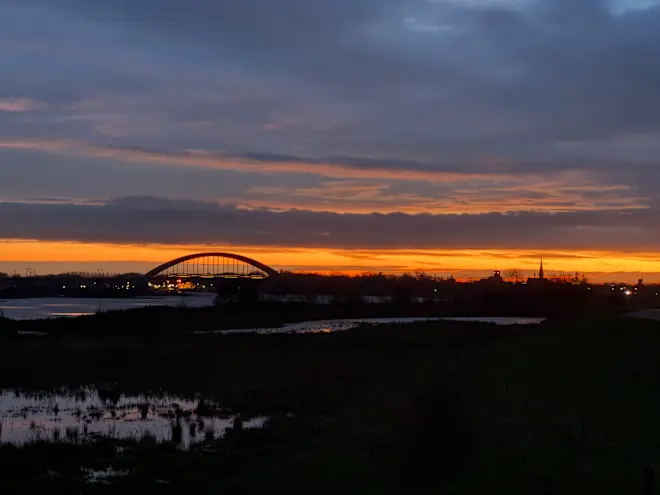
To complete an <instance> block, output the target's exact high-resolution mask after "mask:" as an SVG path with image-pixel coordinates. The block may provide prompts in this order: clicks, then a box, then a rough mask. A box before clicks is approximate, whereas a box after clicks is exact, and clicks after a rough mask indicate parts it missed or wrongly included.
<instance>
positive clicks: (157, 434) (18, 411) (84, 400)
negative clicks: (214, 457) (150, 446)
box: [0, 388, 267, 450]
mask: <svg viewBox="0 0 660 495" xmlns="http://www.w3.org/2000/svg"><path fill="white" fill-rule="evenodd" d="M112 395H113V394H112V391H109V392H106V393H102V394H100V393H99V391H97V390H95V389H92V388H85V389H79V390H76V391H62V392H59V393H44V394H28V393H25V394H23V393H20V392H17V391H10V390H3V391H2V392H1V393H0V443H2V444H13V445H19V446H20V445H25V444H27V443H33V442H37V441H53V442H69V443H80V442H87V441H92V440H94V439H95V438H98V437H106V438H113V439H127V440H146V439H149V440H152V441H155V442H158V443H162V442H172V443H175V444H177V445H178V446H179V447H180V448H181V449H184V450H185V449H188V448H189V447H190V446H191V445H192V444H196V443H202V442H205V441H211V440H215V439H217V438H221V437H222V436H223V435H224V433H225V432H226V431H227V429H229V428H232V427H234V426H239V427H243V428H261V427H263V426H264V425H265V423H266V421H267V418H264V417H258V418H252V419H250V420H246V421H243V420H241V419H240V418H239V417H237V416H235V415H232V414H230V413H229V412H227V411H223V410H222V409H220V408H219V407H218V405H217V404H215V403H211V402H205V401H202V400H201V399H200V400H186V399H182V398H180V397H175V396H168V395H162V396H160V395H159V396H157V397H155V396H147V395H144V396H119V397H116V396H115V397H112Z"/></svg>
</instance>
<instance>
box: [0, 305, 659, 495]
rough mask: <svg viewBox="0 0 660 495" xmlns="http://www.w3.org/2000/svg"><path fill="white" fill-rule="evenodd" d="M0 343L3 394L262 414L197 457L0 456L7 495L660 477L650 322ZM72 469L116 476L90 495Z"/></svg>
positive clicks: (144, 453)
mask: <svg viewBox="0 0 660 495" xmlns="http://www.w3.org/2000/svg"><path fill="white" fill-rule="evenodd" d="M2 345H3V350H4V351H5V352H4V353H3V359H2V360H1V361H0V386H2V387H5V388H24V389H29V390H47V389H51V388H54V387H60V386H62V385H68V386H71V387H76V386H82V385H88V384H97V385H99V384H101V385H102V386H104V387H106V388H107V387H110V388H111V389H112V390H113V391H114V393H115V394H121V393H131V394H135V393H145V392H147V391H158V390H161V391H163V390H164V391H169V392H171V393H177V394H188V395H190V396H193V395H195V394H197V396H202V397H208V398H209V399H214V400H217V401H219V402H221V403H222V404H224V405H225V407H227V408H228V409H229V410H232V411H235V412H240V413H242V414H244V415H246V416H250V415H265V416H268V417H270V418H272V419H271V421H270V422H269V423H268V424H267V426H266V428H264V429H259V430H245V431H234V432H233V433H232V434H230V435H229V436H228V437H227V438H226V439H224V440H218V441H213V442H209V443H207V444H202V445H200V446H196V447H195V448H193V449H191V451H189V452H184V451H181V450H178V449H176V448H175V446H172V445H157V444H154V443H153V442H149V441H148V440H147V441H139V442H138V441H136V442H128V441H121V442H119V441H112V440H107V439H106V440H101V441H99V442H97V443H93V444H85V445H66V444H61V443H60V444H45V443H42V444H36V445H31V446H27V447H24V448H22V449H17V448H16V447H11V446H3V447H0V489H3V491H7V492H9V493H11V492H12V490H16V489H18V487H20V489H21V492H23V493H26V491H27V490H29V489H30V487H32V486H34V487H36V486H37V485H31V484H30V483H26V480H31V481H37V482H38V483H37V484H38V485H39V487H40V488H39V489H43V488H44V487H56V488H60V487H64V486H67V487H71V488H72V489H75V490H77V492H85V490H86V491H96V490H99V489H100V488H104V489H103V491H111V490H114V489H117V490H119V489H126V488H127V487H131V488H142V489H144V490H156V491H158V492H163V491H170V492H172V493H180V492H181V491H182V490H185V491H186V492H187V493H207V492H211V491H213V492H217V493H241V494H242V493H260V492H264V491H266V490H269V491H273V490H274V491H277V492H287V493H294V494H295V493H320V494H325V493H328V494H330V493H332V494H335V493H338V492H341V493H346V494H388V493H450V494H451V493H456V494H459V493H460V494H470V493H474V494H482V493H487V492H496V493H511V494H526V493H562V494H573V493H574V494H583V493H605V494H608V493H611V494H615V493H616V494H619V493H640V492H641V491H642V485H643V484H644V477H645V476H646V479H647V483H649V481H648V480H649V479H650V473H652V472H653V471H654V470H655V469H657V468H658V467H660V450H659V449H658V440H659V439H660V425H659V424H658V422H657V418H658V417H659V416H660V396H658V394H657V386H658V383H660V363H659V362H658V360H657V349H658V348H660V324H658V323H655V322H650V321H643V320H632V319H624V318H616V317H605V318H598V319H592V318H586V319H574V318H571V319H554V320H551V321H548V322H546V323H542V324H540V325H531V326H512V327H498V326H494V325H488V324H475V323H458V322H429V323H416V324H412V325H389V326H379V327H362V328H359V329H357V330H354V331H349V332H338V333H335V334H314V335H266V336H260V335H231V336H191V335H188V336H177V335H174V334H173V333H172V332H165V336H163V337H159V338H155V334H153V336H147V337H144V336H142V337H140V336H135V335H133V336H131V335H126V334H124V335H115V336H111V335H105V336H102V337H98V336H97V337H96V338H91V337H83V336H81V335H78V336H75V335H71V336H67V337H62V338H55V339H53V338H5V339H3V342H2ZM117 447H121V448H120V449H117ZM81 466H82V467H84V468H85V469H107V468H108V467H109V466H112V468H113V469H114V470H116V471H117V472H121V473H122V474H124V476H121V477H118V478H117V479H115V480H114V481H113V483H115V484H111V485H109V486H105V487H100V486H99V485H89V484H85V479H86V478H85V475H84V473H85V472H87V471H83V470H81V469H80V467H81ZM34 489H35V490H36V489H37V488H34Z"/></svg>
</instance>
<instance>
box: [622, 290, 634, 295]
mask: <svg viewBox="0 0 660 495" xmlns="http://www.w3.org/2000/svg"><path fill="white" fill-rule="evenodd" d="M624 294H625V295H626V296H629V295H631V294H632V292H630V291H629V290H627V291H625V292H624Z"/></svg>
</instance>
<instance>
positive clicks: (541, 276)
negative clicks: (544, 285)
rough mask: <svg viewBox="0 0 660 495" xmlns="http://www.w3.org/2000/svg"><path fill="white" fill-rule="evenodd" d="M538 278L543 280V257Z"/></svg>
mask: <svg viewBox="0 0 660 495" xmlns="http://www.w3.org/2000/svg"><path fill="white" fill-rule="evenodd" d="M539 278H541V279H543V278H545V277H544V276H543V256H541V266H540V267H539Z"/></svg>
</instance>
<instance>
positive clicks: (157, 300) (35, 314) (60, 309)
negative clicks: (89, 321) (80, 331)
mask: <svg viewBox="0 0 660 495" xmlns="http://www.w3.org/2000/svg"><path fill="white" fill-rule="evenodd" d="M214 297H215V295H214V294H209V293H202V294H193V295H190V296H187V297H180V296H162V297H161V296H154V297H135V298H117V299H111V298H102V299H94V298H89V299H87V298H69V297H44V298H34V299H5V300H0V311H1V312H2V313H3V314H4V315H5V316H6V317H7V318H11V319H14V320H35V319H41V318H52V317H55V318H58V317H72V316H82V315H88V314H93V313H97V312H99V311H115V310H120V309H134V308H143V307H146V306H177V305H179V304H185V305H186V306H188V307H191V308H199V307H203V306H210V305H212V304H213V298H214Z"/></svg>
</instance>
